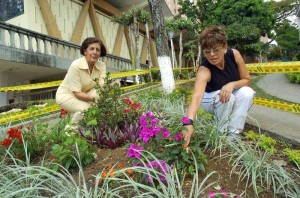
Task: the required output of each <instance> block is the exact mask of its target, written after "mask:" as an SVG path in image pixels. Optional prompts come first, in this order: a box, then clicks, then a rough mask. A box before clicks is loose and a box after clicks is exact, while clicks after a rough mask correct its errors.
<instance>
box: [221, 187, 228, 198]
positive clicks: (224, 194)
mask: <svg viewBox="0 0 300 198" xmlns="http://www.w3.org/2000/svg"><path fill="white" fill-rule="evenodd" d="M220 193H221V195H222V196H223V197H229V195H228V193H227V192H226V191H225V190H223V189H221V190H220Z"/></svg>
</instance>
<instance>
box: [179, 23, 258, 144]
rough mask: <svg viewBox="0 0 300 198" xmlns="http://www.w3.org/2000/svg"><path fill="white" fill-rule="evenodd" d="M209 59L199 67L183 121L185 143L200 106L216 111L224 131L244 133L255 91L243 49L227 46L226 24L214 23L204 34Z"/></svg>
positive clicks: (188, 140)
mask: <svg viewBox="0 0 300 198" xmlns="http://www.w3.org/2000/svg"><path fill="white" fill-rule="evenodd" d="M200 45H201V49H203V54H204V56H205V58H206V60H204V61H203V63H202V64H201V66H200V67H199V69H198V72H197V76H196V82H195V86H194V93H193V96H192V101H191V104H190V105H189V108H188V112H187V116H186V118H183V119H182V121H183V124H184V125H185V127H186V130H185V131H183V136H184V140H185V141H186V142H185V145H184V146H185V147H186V146H188V144H189V142H190V138H191V136H192V134H193V133H194V128H193V120H194V118H195V115H196V113H197V110H198V108H199V107H200V105H201V107H202V108H204V109H205V110H206V111H208V112H210V113H213V114H214V118H215V121H216V124H217V128H218V130H219V131H220V132H227V133H234V134H238V133H241V132H242V130H243V128H244V125H245V120H246V117H247V112H248V110H249V108H250V107H251V105H252V104H253V97H254V95H255V92H254V91H253V90H252V89H251V88H250V87H248V86H249V85H250V74H249V72H248V70H247V68H246V65H245V62H244V60H243V58H242V56H241V54H240V52H239V51H237V50H235V49H230V48H227V36H226V34H225V31H224V29H223V28H222V27H219V26H215V25H213V26H210V27H208V28H206V29H205V30H204V31H203V33H202V34H201V35H200Z"/></svg>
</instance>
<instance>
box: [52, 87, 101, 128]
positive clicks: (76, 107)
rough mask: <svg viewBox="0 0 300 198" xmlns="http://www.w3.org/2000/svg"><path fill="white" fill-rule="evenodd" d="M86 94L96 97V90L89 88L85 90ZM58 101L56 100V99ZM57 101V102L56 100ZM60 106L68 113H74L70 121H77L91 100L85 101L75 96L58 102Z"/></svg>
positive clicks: (80, 118)
mask: <svg viewBox="0 0 300 198" xmlns="http://www.w3.org/2000/svg"><path fill="white" fill-rule="evenodd" d="M87 94H88V95H90V96H93V97H96V96H97V91H96V89H91V90H89V91H88V92H87ZM57 102H58V101H57ZM58 103H59V102H58ZM60 106H61V107H62V108H64V109H66V110H67V111H68V112H70V113H74V115H73V117H72V119H71V122H72V123H78V122H79V121H80V120H82V119H83V113H82V112H83V111H84V110H87V109H88V108H89V107H90V106H91V102H85V101H82V100H79V99H77V98H76V97H75V96H74V97H72V98H70V99H68V100H66V101H64V102H63V103H60Z"/></svg>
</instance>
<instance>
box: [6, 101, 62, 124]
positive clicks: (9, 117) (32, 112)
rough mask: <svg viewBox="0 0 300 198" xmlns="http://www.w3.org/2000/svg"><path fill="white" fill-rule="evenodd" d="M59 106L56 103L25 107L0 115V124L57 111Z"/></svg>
mask: <svg viewBox="0 0 300 198" xmlns="http://www.w3.org/2000/svg"><path fill="white" fill-rule="evenodd" d="M59 110H60V107H59V106H58V105H57V104H54V105H48V106H45V107H36V108H32V109H26V110H23V111H18V112H14V113H7V114H2V115H0V125H3V124H8V123H10V122H11V123H13V122H17V121H21V120H27V119H29V118H30V119H31V118H33V117H36V116H41V115H45V114H49V113H53V112H56V111H59Z"/></svg>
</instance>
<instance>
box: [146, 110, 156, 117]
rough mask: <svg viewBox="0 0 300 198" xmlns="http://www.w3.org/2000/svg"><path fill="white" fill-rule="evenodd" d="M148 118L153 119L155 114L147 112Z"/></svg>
mask: <svg viewBox="0 0 300 198" xmlns="http://www.w3.org/2000/svg"><path fill="white" fill-rule="evenodd" d="M146 116H147V118H153V116H154V114H153V113H152V112H151V111H147V112H146Z"/></svg>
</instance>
